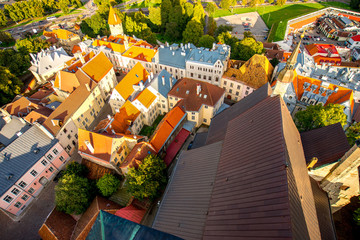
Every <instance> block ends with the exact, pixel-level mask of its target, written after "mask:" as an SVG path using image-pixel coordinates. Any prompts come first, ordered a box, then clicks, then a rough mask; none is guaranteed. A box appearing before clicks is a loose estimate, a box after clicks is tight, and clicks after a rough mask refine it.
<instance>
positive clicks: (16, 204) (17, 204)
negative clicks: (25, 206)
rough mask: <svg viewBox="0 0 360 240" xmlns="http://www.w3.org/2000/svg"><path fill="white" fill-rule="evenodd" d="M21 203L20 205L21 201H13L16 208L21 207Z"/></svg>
mask: <svg viewBox="0 0 360 240" xmlns="http://www.w3.org/2000/svg"><path fill="white" fill-rule="evenodd" d="M21 205H22V204H21V202H17V203H15V205H14V206H15V207H16V208H20V207H21Z"/></svg>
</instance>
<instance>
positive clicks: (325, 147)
mask: <svg viewBox="0 0 360 240" xmlns="http://www.w3.org/2000/svg"><path fill="white" fill-rule="evenodd" d="M301 141H302V144H303V147H304V153H305V159H306V163H309V162H311V159H312V158H313V157H316V158H318V162H317V163H316V164H315V166H314V167H315V168H316V167H319V166H322V165H324V164H327V163H333V162H335V161H337V160H339V159H340V158H341V157H342V156H344V154H345V153H346V152H347V151H348V150H349V149H350V145H349V143H348V141H347V138H346V135H345V132H344V130H343V128H342V126H341V124H340V123H336V124H333V125H330V126H326V127H322V128H318V129H314V130H310V131H307V132H303V133H301Z"/></svg>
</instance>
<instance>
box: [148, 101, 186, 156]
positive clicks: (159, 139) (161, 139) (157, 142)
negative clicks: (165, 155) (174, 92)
mask: <svg viewBox="0 0 360 240" xmlns="http://www.w3.org/2000/svg"><path fill="white" fill-rule="evenodd" d="M185 114H186V112H185V111H184V110H183V109H182V108H181V107H180V106H175V107H174V108H173V109H171V110H170V112H168V113H167V114H166V115H165V117H164V118H163V119H162V120H161V122H160V123H159V125H158V126H157V128H156V130H155V132H154V134H153V137H152V138H151V140H150V143H151V145H153V146H154V148H155V149H156V151H157V152H159V151H160V149H161V148H162V147H163V146H164V144H165V142H166V140H167V139H168V138H169V137H170V135H171V133H172V132H173V130H174V129H175V127H176V126H177V124H178V123H179V122H180V121H181V120H182V119H183V118H184V117H185Z"/></svg>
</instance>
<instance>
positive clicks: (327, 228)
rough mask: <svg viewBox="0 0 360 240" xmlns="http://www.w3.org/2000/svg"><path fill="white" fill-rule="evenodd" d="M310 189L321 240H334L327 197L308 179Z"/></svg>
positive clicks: (334, 232)
mask: <svg viewBox="0 0 360 240" xmlns="http://www.w3.org/2000/svg"><path fill="white" fill-rule="evenodd" d="M310 182H311V188H312V191H313V194H314V200H315V207H316V214H317V217H318V221H319V227H320V233H321V239H326V240H336V239H337V238H336V231H335V225H334V221H333V218H332V213H331V207H330V202H329V198H328V195H327V193H326V192H325V191H323V190H322V189H321V188H320V187H319V184H318V183H317V182H316V180H315V179H313V178H311V177H310Z"/></svg>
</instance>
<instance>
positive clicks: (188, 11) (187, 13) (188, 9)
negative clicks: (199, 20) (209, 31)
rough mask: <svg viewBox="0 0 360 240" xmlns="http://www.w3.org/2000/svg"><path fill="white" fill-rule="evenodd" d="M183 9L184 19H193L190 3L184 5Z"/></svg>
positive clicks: (192, 8)
mask: <svg viewBox="0 0 360 240" xmlns="http://www.w3.org/2000/svg"><path fill="white" fill-rule="evenodd" d="M184 9H185V16H186V18H187V19H188V20H189V19H191V18H192V17H193V15H194V5H192V4H191V3H189V2H187V3H185V4H184Z"/></svg>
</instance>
